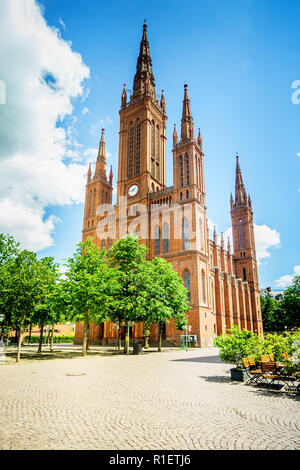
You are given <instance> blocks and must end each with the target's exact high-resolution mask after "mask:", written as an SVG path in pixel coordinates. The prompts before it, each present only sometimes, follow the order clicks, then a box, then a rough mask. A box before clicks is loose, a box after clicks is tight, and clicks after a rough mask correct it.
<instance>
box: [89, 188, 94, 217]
mask: <svg viewBox="0 0 300 470" xmlns="http://www.w3.org/2000/svg"><path fill="white" fill-rule="evenodd" d="M92 198H93V192H92V190H90V200H89V210H88V217H91V215H92Z"/></svg>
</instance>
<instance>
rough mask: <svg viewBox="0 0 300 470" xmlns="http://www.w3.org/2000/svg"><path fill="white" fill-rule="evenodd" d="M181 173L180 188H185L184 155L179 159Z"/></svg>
mask: <svg viewBox="0 0 300 470" xmlns="http://www.w3.org/2000/svg"><path fill="white" fill-rule="evenodd" d="M179 171H180V187H181V188H183V160H182V155H180V157H179Z"/></svg>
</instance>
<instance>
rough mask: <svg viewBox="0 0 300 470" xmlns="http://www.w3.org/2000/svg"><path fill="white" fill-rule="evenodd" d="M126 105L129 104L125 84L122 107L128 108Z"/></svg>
mask: <svg viewBox="0 0 300 470" xmlns="http://www.w3.org/2000/svg"><path fill="white" fill-rule="evenodd" d="M126 104H127V93H126V84H125V83H124V86H123V92H122V96H121V107H122V108H126Z"/></svg>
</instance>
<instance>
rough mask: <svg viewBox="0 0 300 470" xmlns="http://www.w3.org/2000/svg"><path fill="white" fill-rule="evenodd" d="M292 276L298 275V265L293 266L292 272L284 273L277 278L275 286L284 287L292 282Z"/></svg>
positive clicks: (299, 271) (299, 270)
mask: <svg viewBox="0 0 300 470" xmlns="http://www.w3.org/2000/svg"><path fill="white" fill-rule="evenodd" d="M294 276H300V265H298V266H295V267H294V274H286V275H285V276H281V277H280V278H279V279H277V280H276V281H275V286H276V287H278V288H279V289H286V288H287V287H289V286H290V285H291V284H292V282H293V279H294Z"/></svg>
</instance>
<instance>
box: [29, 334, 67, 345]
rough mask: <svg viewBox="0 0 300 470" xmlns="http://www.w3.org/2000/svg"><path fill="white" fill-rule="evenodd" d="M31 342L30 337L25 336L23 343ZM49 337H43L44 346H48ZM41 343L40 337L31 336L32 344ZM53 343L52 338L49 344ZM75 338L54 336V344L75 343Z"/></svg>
mask: <svg viewBox="0 0 300 470" xmlns="http://www.w3.org/2000/svg"><path fill="white" fill-rule="evenodd" d="M28 340H29V336H25V338H24V341H23V343H25V344H27V343H28ZM47 340H48V336H47V335H46V336H43V344H47ZM39 341H40V337H39V336H31V340H30V343H31V344H38V343H39ZM50 342H51V338H49V343H50ZM73 342H74V336H53V343H68V344H69V343H73Z"/></svg>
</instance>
